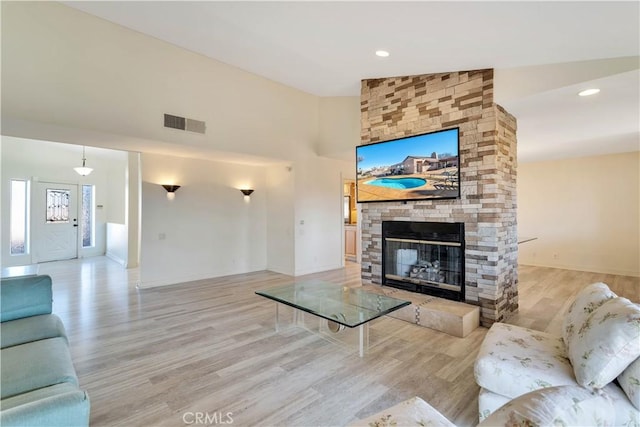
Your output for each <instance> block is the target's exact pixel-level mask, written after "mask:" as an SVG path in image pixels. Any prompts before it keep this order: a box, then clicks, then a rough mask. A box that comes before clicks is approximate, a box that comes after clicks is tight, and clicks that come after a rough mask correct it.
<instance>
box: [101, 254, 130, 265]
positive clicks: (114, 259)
mask: <svg viewBox="0 0 640 427" xmlns="http://www.w3.org/2000/svg"><path fill="white" fill-rule="evenodd" d="M104 255H105V256H106V257H107V258H109V259H110V260H112V261H115V262H117V263H118V264H120V265H121V266H123V267H124V268H127V261H125V260H123V259H122V258H120V257H119V256H117V255H115V254H113V253H111V252H108V251H107V253H106V254H104Z"/></svg>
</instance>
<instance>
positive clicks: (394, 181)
mask: <svg viewBox="0 0 640 427" xmlns="http://www.w3.org/2000/svg"><path fill="white" fill-rule="evenodd" d="M426 183H427V180H426V179H422V178H377V179H374V180H372V181H367V182H365V184H368V185H375V186H378V187H385V188H393V189H396V190H408V189H409V188H416V187H422V186H423V185H425V184H426Z"/></svg>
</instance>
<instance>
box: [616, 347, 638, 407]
mask: <svg viewBox="0 0 640 427" xmlns="http://www.w3.org/2000/svg"><path fill="white" fill-rule="evenodd" d="M638 345H639V346H640V343H638ZM618 383H619V384H620V387H621V388H622V389H623V390H624V392H625V393H626V394H627V397H629V400H630V401H631V403H633V406H635V407H636V409H638V410H639V411H640V357H639V358H637V359H636V361H635V362H633V363H632V364H631V365H629V366H628V367H627V369H625V370H624V371H623V372H622V373H621V374H620V376H619V377H618Z"/></svg>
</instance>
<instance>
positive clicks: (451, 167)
mask: <svg viewBox="0 0 640 427" xmlns="http://www.w3.org/2000/svg"><path fill="white" fill-rule="evenodd" d="M459 159H460V140H459V128H453V129H446V130H441V131H437V132H431V133H425V134H422V135H414V136H408V137H404V138H399V139H393V140H390V141H383V142H376V143H373V144H368V145H360V146H358V147H356V163H357V181H358V183H357V200H358V203H366V202H388V201H398V200H400V201H406V200H435V199H456V198H459V197H460V167H459V165H460V162H459Z"/></svg>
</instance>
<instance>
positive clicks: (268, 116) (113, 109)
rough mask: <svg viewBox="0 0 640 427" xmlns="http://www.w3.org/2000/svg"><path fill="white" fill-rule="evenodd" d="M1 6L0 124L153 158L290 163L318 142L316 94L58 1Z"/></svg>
mask: <svg viewBox="0 0 640 427" xmlns="http://www.w3.org/2000/svg"><path fill="white" fill-rule="evenodd" d="M1 6H2V94H1V96H2V114H3V120H5V119H6V120H7V121H9V119H12V118H15V119H23V120H28V121H33V122H35V124H38V123H47V124H51V125H59V126H67V127H72V128H76V127H78V128H82V129H87V130H90V131H100V132H106V133H109V134H120V135H127V136H129V137H134V138H138V140H137V141H138V142H139V143H140V144H141V146H130V145H129V146H127V147H126V148H125V149H126V150H130V151H140V152H155V153H157V154H163V153H164V154H169V153H170V151H171V150H175V152H180V153H189V152H190V151H189V147H203V146H206V147H207V148H210V149H212V150H217V151H220V152H226V151H228V152H233V153H243V154H250V155H252V156H263V157H268V158H277V159H286V160H290V159H293V158H295V156H296V153H297V147H298V146H299V145H300V144H302V145H310V144H311V143H312V142H313V141H314V140H315V139H316V138H317V133H318V129H317V120H318V98H317V97H315V96H312V95H309V94H306V93H303V92H301V91H298V90H295V89H292V88H289V87H287V86H284V85H282V84H278V83H275V82H273V81H271V80H268V79H265V78H263V77H259V76H257V75H255V74H251V73H248V72H246V71H243V70H240V69H238V68H235V67H232V66H229V65H226V64H224V63H221V62H219V61H215V60H213V59H210V58H207V57H204V56H202V55H198V54H195V53H193V52H190V51H187V50H185V49H181V48H179V47H177V46H174V45H171V44H169V43H166V42H162V41H160V40H158V39H155V38H153V37H149V36H145V35H143V34H141V33H138V32H135V31H132V30H129V29H126V28H124V27H121V26H118V25H115V24H112V23H110V22H108V21H105V20H102V19H99V18H96V17H94V16H92V15H89V14H86V13H84V12H80V11H78V10H75V9H72V8H69V7H67V6H64V5H62V4H60V3H56V2H2V5H1ZM164 113H170V114H177V115H181V116H185V117H190V118H194V119H197V120H204V121H205V122H206V123H207V132H206V135H200V134H196V133H190V132H181V131H177V130H173V129H166V128H164V127H163V114H164ZM35 124H34V126H35ZM27 126H28V125H27ZM22 131H23V132H27V131H28V129H22ZM140 140H143V141H140ZM145 141H146V142H145ZM129 142H130V143H131V142H132V141H129ZM106 143H111V144H118V143H119V139H118V138H115V139H113V140H110V141H108V140H106V139H105V140H104V141H100V144H106ZM133 143H135V142H133ZM100 144H96V145H100ZM113 148H116V147H115V146H114V147H113Z"/></svg>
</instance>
